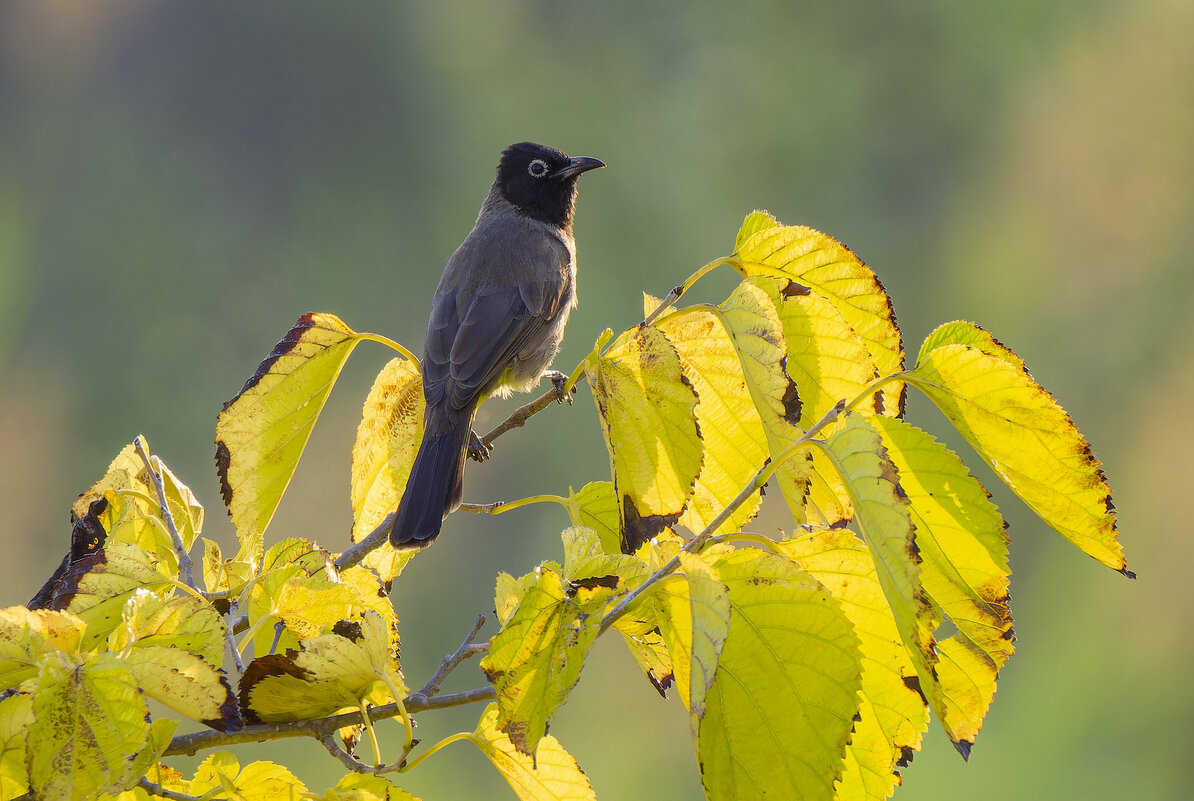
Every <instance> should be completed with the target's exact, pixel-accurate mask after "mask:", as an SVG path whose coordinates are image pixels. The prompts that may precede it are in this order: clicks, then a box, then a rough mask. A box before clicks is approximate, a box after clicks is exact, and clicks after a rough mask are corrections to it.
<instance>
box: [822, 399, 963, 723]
mask: <svg viewBox="0 0 1194 801" xmlns="http://www.w3.org/2000/svg"><path fill="white" fill-rule="evenodd" d="M823 450H824V452H825V453H826V455H827V456H829V457H830V459H831V460H832V461H833V463H834V465H835V466H836V467H837V469H838V472H839V473H840V474H841V476H842V478H843V479H844V480H845V483H846V487H847V489H848V490H849V492H850V496H851V500H852V501H853V504H854V509H855V518H854V522H855V523H856V524H857V525H858V527H859V529H860V530H861V531H862V536H863V540H864V541H865V542H866V544H867V547H868V548H869V549H870V551H871V556H872V558H873V559H874V560H875V565H876V567H877V569H878V575H879V586H881V587H882V588H883V595H884V596H885V597H886V598H887V603H888V606H889V607H890V608H891V611H892V614H893V615H894V616H895V623H896V628H897V629H898V630H899V632H900V637H901V639H902V640H903V642H904V646H905V647H906V648H907V649H908V652H909V654H910V655H911V657H912V664H913V665H914V666H915V667H916V672H917V675H918V676H919V677H920V682H921V686H922V688H923V689H924V691H925V693H926V695H927V696H928V700H929V702H930V703H931V704H933V706H934V708H940V703H941V701H940V696H939V694H937V693H935V689H936V679H937V674H936V672H935V664H936V661H937V656H936V651H935V650H934V643H933V630H934V629H935V628H936V621H935V620H934V619H933V612H932V607H931V604H930V603H929V598H928V595H927V594H926V593H925V591H924V587H923V586H922V585H921V579H920V557H919V555H918V553H917V549H916V540H915V535H914V532H913V527H912V518H911V515H910V513H909V509H908V498H907V496H906V495H905V494H904V491H903V489H902V488H901V487H900V484H899V476H898V474H897V472H896V468H895V465H894V464H892V462H891V459H889V458H888V456H887V452H886V450H884V448H883V446H882V442H881V440H880V438H879V433H878V431H876V430H875V428H874V426H872V425H871V424H870V423H869V422H868V421H867V419H866V418H864V417H862V415H859V414H854V413H850V412H848V413H846V414H844V415H843V416H842V417H841V418H840V422H839V424H838V426H837V430H836V431H835V432H834V433H833V435H832V436H831V437H829V438H828V439H827V440H826V441H825V442H824V445H823Z"/></svg>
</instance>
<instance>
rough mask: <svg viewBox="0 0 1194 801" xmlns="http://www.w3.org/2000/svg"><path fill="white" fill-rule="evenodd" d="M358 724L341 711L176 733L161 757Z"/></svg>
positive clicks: (436, 705) (461, 701) (373, 715)
mask: <svg viewBox="0 0 1194 801" xmlns="http://www.w3.org/2000/svg"><path fill="white" fill-rule="evenodd" d="M496 695H497V694H496V692H495V691H494V689H493V687H492V686H485V687H478V688H476V689H474V690H466V691H465V692H462V693H451V694H449V695H437V696H435V697H434V698H428V699H426V701H423V700H422V699H416V700H417V701H418V703H412V702H411V701H410V700H408V701H406V702H404V703H406V710H407V712H411V713H414V712H425V711H427V710H429V709H447V708H449V707H453V706H464V705H465V704H475V703H477V702H478V701H492V700H493V699H494V698H495V697H496ZM399 714H401V713H400V710H399V708H398V704H396V703H394V704H383V705H381V706H374V707H370V708H369V719H370V720H385V719H387V718H394V717H398V715H399ZM360 722H361V713H360V712H359V711H353V712H342V713H341V714H339V715H331V716H329V717H326V718H316V719H315V720H296V721H292V722H289V723H260V724H256V725H253V726H245V727H243V728H241V729H238V730H237V731H234V732H222V731H215V730H210V729H209V730H207V731H197V732H194V733H192V734H180V735H179V736H177V737H175V738H174V739H173V740H171V741H170V747H169V748H167V749H166V751H165V754H164V755H165V756H171V755H174V754H194V753H195V752H196V751H199V750H201V749H204V748H219V747H222V746H225V745H236V744H237V743H260V742H265V741H266V740H282V739H286V738H289V737H314V738H315V739H319V738H320V737H322V736H323V735H325V734H327V733H329V732H334V731H336V730H337V729H342V728H344V727H345V726H356V725H358V724H360Z"/></svg>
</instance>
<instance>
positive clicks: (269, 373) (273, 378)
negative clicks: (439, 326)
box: [216, 314, 365, 560]
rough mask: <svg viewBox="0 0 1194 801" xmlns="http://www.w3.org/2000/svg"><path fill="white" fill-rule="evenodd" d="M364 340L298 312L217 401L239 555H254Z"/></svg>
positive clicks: (335, 321) (225, 485) (334, 321)
mask: <svg viewBox="0 0 1194 801" xmlns="http://www.w3.org/2000/svg"><path fill="white" fill-rule="evenodd" d="M364 338H365V336H364V335H362V334H358V333H357V332H355V331H353V330H352V329H351V328H349V327H348V326H347V325H345V324H344V322H343V321H342V320H341V319H340V318H338V317H336V316H335V315H331V314H304V315H303V316H302V317H300V318H299V319H298V322H297V323H295V325H294V327H293V328H291V329H290V330H289V331H288V332H287V333H286V336H284V337H283V338H282V341H281V342H279V343H278V345H277V347H275V348H274V350H273V352H272V353H271V354H270V355H269V356H268V357H267V358H266V359H265V361H263V362H262V363H261V365H260V366H259V367H258V368H257V370H256V372H254V373H253V375H252V376H251V377H250V378H249V380H248V381H246V382H245V385H244V386H243V387H242V388H241V390H240V392H238V393H237V394H236V397H234V398H233V399H232V400H230V401H228V402H227V403H226V404H224V409H223V411H221V412H220V415H219V422H218V423H217V424H216V466H217V468H218V470H219V474H220V483H221V490H222V494H223V497H224V503H225V504H226V505H227V506H228V511H229V513H230V514H231V515H232V523H233V525H235V526H236V530H237V535H238V536H239V537H240V539H241V543H242V552H243V553H244V558H245V559H246V560H254V559H256V558H257V557H258V556H259V555H260V552H261V549H262V543H263V539H262V537H263V534H264V532H265V528H266V526H268V525H269V521H270V520H271V519H272V518H273V516H274V512H275V511H276V510H277V508H278V503H279V502H280V501H281V500H282V493H283V492H285V490H286V487H287V485H289V484H290V479H291V477H292V476H293V475H294V470H295V467H296V466H297V465H298V460H299V457H300V456H301V455H302V453H303V450H304V448H306V446H307V440H308V439H309V438H310V436H311V429H312V428H313V427H314V425H315V421H316V419H317V418H318V417H319V413H320V411H322V410H323V405H324V403H325V402H326V401H327V397H328V394H329V393H330V392H331V390H332V385H333V384H335V382H336V379H337V378H338V377H339V375H340V370H341V369H342V368H343V367H344V362H345V361H346V360H347V359H348V356H349V354H351V353H352V351H353V349H354V348H355V347H356V346H357V345H358V344H359V343H360V342H361V341H362V340H363V339H364Z"/></svg>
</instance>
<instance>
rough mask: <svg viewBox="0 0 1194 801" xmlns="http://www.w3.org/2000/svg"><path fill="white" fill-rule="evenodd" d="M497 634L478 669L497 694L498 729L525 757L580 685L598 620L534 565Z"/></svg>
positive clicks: (549, 573) (556, 578)
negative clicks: (532, 575) (533, 577)
mask: <svg viewBox="0 0 1194 801" xmlns="http://www.w3.org/2000/svg"><path fill="white" fill-rule="evenodd" d="M536 572H537V580H536V582H535V584H534V585H533V586H531V587H530V588H528V589H527V591H526V593H525V594H524V595H523V596H522V599H521V601H520V602H519V604H518V608H517V609H516V610H515V612H514V614H513V615H512V616H511V617H510V619H509V621H508V622H507V623H506V625H505V626H503V627H502V630H501V631H499V632H498V633H497V634H495V635H494V637H493V639H492V640H490V643H489V653H487V654H486V655H485V657H484V658H483V659H482V660H481V669H482V670H483V671H485V675H486V676H487V677H488V678H489V681H490V682H491V683H492V684H493V687H494V689H495V690H496V691H497V699H498V701H497V702H498V708H499V709H500V710H501V715H500V718H499V722H498V726H499V728H501V730H502V731H504V732H505V733H506V734H507V735H508V736H509V737H510V740H511V741H512V742H513V743H514V745H515V747H516V748H518V750H519V751H521V752H522V753H524V754H526V755H528V756H531V755H533V754H534V753H535V749H536V747H537V746H538V744H539V741H540V739H541V738H542V737H543V735H544V733H545V732H546V730H547V723H548V721H549V720H550V719H551V717H552V716H553V715H554V714H555V711H556V710H557V709H558V708H559V707H560V705H561V704H563V703H564V701H565V700H567V698H568V693H569V692H571V690H572V688H573V687H574V686H575V685H576V682H577V681H579V680H580V671H581V668H582V667H583V665H584V659H585V655H586V654H587V653H588V651H589V648H590V647H591V646H592V644H593V640H594V639H595V638H596V636H597V628H598V624H599V623H600V619H599V618H598V617H597V616H596V615H593V616H590V615H587V614H585V613H584V612H583V611H582V610H581V608H580V606H579V605H578V604H577V603H575V602H574V601H573V600H572V599H570V598H568V597H567V595H566V594H565V592H564V584H563V581H562V580H561V577H560V575H559V574H558V573H556V572H555V571H553V570H551V569H549V568H547V567H544V566H542V565H541V566H540V567H539V568H538V569H537V571H536Z"/></svg>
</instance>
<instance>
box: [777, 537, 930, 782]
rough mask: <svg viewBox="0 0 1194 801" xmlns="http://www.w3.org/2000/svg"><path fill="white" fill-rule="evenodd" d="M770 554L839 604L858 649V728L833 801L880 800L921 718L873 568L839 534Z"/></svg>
mask: <svg viewBox="0 0 1194 801" xmlns="http://www.w3.org/2000/svg"><path fill="white" fill-rule="evenodd" d="M775 547H776V549H777V550H779V551H780V552H781V553H782V554H784V555H785V556H787V557H789V558H791V559H793V560H795V561H796V562H797V563H799V564H800V566H801V567H802V568H804V569H805V570H807V571H808V572H809V573H810V574H811V575H812V576H813V577H814V578H816V579H817V580H818V581H819V582H821V583H822V584H823V585H824V586H825V588H826V589H827V590H829V592H830V593H831V594H832V595H833V597H834V598H836V599H837V600H838V601H839V602H840V603H841V605H842V611H843V612H845V613H846V616H847V617H848V618H849V619H850V621H851V622H852V623H853V624H854V632H855V634H857V635H858V638H859V640H860V642H861V644H862V688H861V690H860V692H859V701H860V705H859V709H858V721H857V722H856V723H855V725H854V734H853V736H852V737H851V738H850V744H849V745H848V746H847V747H846V759H845V764H844V767H843V769H842V778H841V781H840V783H839V784H838V787H837V796H836V797H837V801H871V799H882V798H886V797H887V796H889V795H891V793H892V792H893V791H894V789H895V787H896V786H897V785H898V784H899V773H898V771H897V770H896V768H897V767H899V766H902V765H906V764H908V762H909V760H911V758H912V754H913V752H915V751H917V750H919V749H920V744H921V737H922V735H923V734H924V732H925V730H926V729H927V728H928V723H929V715H928V707H927V704H926V703H925V699H924V698H923V696H922V695H921V694H920V693H919V692H918V691H917V690H916V689H915V686H916V685H917V682H918V680H917V676H916V669H915V668H914V667H913V666H912V661H911V658H910V657H909V655H908V651H907V650H906V649H905V648H904V645H903V642H902V641H901V638H900V632H899V630H898V629H897V628H896V624H895V618H893V617H892V614H891V609H890V607H889V606H888V604H887V600H886V598H885V597H884V595H883V589H882V587H880V586H879V577H878V575H877V574H876V572H875V563H874V561H873V560H872V559H871V554H870V552H869V551H868V550H867V548H866V546H865V545H863V543H862V542H861V541H859V540H858V538H857V537H855V536H854V534H853V532H850V531H845V530H842V529H819V530H816V531H813V532H812V533H809V534H805V535H803V536H797V537H794V538H792V539H788V540H783V541H781V542H778V543H776V545H775Z"/></svg>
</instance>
